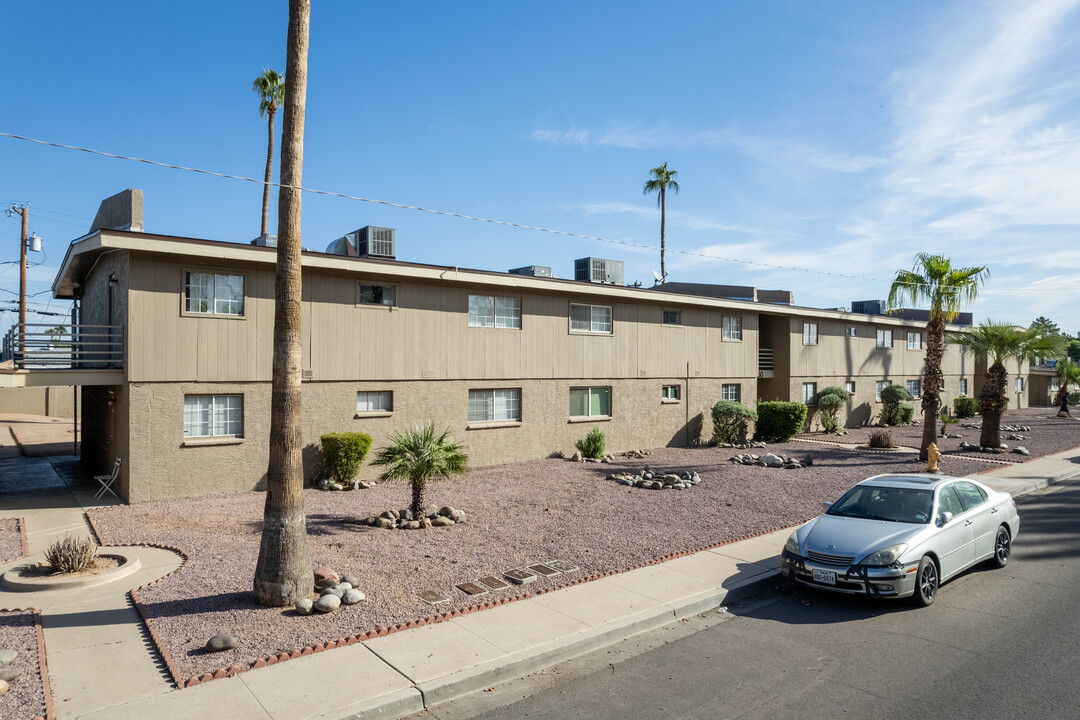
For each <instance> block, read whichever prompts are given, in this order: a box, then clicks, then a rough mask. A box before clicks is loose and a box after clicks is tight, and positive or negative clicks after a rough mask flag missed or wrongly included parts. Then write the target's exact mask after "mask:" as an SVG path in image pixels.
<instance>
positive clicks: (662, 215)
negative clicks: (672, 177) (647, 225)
mask: <svg viewBox="0 0 1080 720" xmlns="http://www.w3.org/2000/svg"><path fill="white" fill-rule="evenodd" d="M666 214H667V199H666V198H665V197H664V187H663V186H662V185H661V186H660V282H661V283H665V282H667V272H665V270H664V220H665V215H666Z"/></svg>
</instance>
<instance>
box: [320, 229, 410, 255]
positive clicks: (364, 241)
mask: <svg viewBox="0 0 1080 720" xmlns="http://www.w3.org/2000/svg"><path fill="white" fill-rule="evenodd" d="M395 235H396V232H395V230H394V228H384V227H375V226H374V225H366V226H364V227H362V228H360V229H359V230H354V231H352V232H351V233H346V234H345V236H344V237H340V238H338V239H337V240H335V241H333V242H332V243H330V244H329V245H327V246H326V252H328V253H331V254H333V255H348V256H350V257H370V258H380V259H383V260H393V259H394V257H395V253H396V249H397V239H396V237H395Z"/></svg>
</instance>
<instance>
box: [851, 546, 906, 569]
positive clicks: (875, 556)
mask: <svg viewBox="0 0 1080 720" xmlns="http://www.w3.org/2000/svg"><path fill="white" fill-rule="evenodd" d="M905 550H907V545H906V544H904V543H900V544H899V545H893V546H891V547H887V548H884V549H882V550H878V551H877V552H874V553H870V554H869V555H867V556H866V557H864V558H863V559H862V561H861V562H860V563H859V564H860V565H875V566H880V567H885V566H888V565H892V564H893V563H895V562H896V561H897V560H899V559H900V556H901V555H903V554H904V551H905Z"/></svg>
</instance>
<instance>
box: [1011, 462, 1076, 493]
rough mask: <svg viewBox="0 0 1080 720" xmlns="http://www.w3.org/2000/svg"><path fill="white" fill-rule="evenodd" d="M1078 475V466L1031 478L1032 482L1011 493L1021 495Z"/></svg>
mask: <svg viewBox="0 0 1080 720" xmlns="http://www.w3.org/2000/svg"><path fill="white" fill-rule="evenodd" d="M1078 475H1080V467H1078V468H1074V469H1072V470H1066V471H1065V472H1062V473H1058V474H1057V475H1053V476H1051V477H1048V478H1043V479H1041V480H1033V481H1032V482H1030V483H1028V484H1027V485H1024V486H1023V487H1022V488H1020V489H1018V490H1017V491H1016V492H1013V493H1011V494H1012V496H1013V497H1021V496H1023V495H1026V494H1028V493H1031V492H1035V491H1036V490H1042V489H1043V488H1045V487H1048V486H1050V485H1057V484H1058V483H1063V482H1065V481H1066V480H1071V479H1073V478H1074V477H1077V476H1078Z"/></svg>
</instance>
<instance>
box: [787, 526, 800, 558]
mask: <svg viewBox="0 0 1080 720" xmlns="http://www.w3.org/2000/svg"><path fill="white" fill-rule="evenodd" d="M784 549H785V550H787V551H788V552H789V553H791V554H793V555H798V554H799V531H798V530H796V531H795V532H793V533H791V537H789V538H788V539H787V542H786V543H784Z"/></svg>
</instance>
